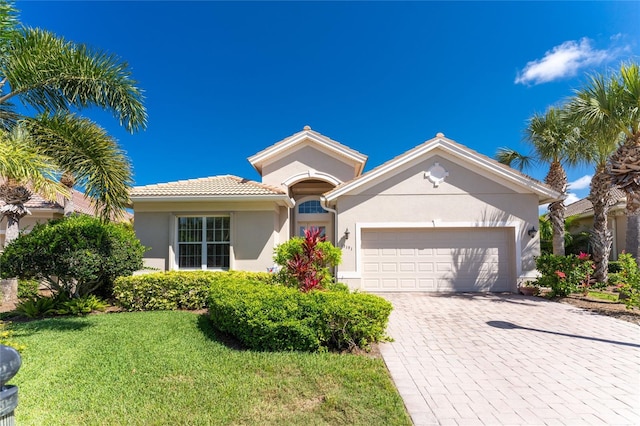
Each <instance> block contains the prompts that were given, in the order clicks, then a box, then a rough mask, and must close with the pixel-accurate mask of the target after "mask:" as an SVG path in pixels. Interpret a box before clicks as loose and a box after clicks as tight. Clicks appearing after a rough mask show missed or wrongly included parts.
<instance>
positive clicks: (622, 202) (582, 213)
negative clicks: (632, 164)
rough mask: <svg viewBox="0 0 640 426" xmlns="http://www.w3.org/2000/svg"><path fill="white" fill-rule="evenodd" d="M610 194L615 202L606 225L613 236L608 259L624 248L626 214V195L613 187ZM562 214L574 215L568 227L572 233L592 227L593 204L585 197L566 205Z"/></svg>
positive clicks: (589, 229) (614, 257) (614, 256)
mask: <svg viewBox="0 0 640 426" xmlns="http://www.w3.org/2000/svg"><path fill="white" fill-rule="evenodd" d="M612 195H613V199H614V200H615V204H613V205H612V206H611V208H610V209H609V214H608V216H607V218H608V223H607V227H608V228H609V230H610V231H611V235H612V237H613V241H612V244H611V254H610V259H611V260H618V255H619V254H620V253H622V251H623V250H624V248H625V246H626V241H627V238H626V235H627V216H626V215H625V213H624V211H625V209H626V207H627V196H626V194H625V192H624V191H623V190H621V189H619V188H614V189H613V190H612ZM564 215H565V217H569V216H576V218H575V220H573V221H572V222H571V228H570V229H569V232H571V233H572V234H575V233H578V232H583V231H591V230H592V229H593V205H592V204H591V201H589V200H588V199H587V198H582V199H580V200H578V201H576V202H574V203H571V204H569V205H567V206H566V210H565V213H564Z"/></svg>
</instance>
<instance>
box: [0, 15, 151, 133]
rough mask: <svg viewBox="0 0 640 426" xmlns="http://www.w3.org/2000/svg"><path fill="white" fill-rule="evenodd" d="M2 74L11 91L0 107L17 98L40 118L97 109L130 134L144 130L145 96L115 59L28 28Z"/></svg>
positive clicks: (15, 44)
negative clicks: (72, 110) (114, 118)
mask: <svg viewBox="0 0 640 426" xmlns="http://www.w3.org/2000/svg"><path fill="white" fill-rule="evenodd" d="M0 72H1V73H2V74H3V76H4V77H5V78H6V79H7V80H8V82H9V84H10V86H11V92H9V93H7V94H5V95H3V96H2V97H0V103H4V102H6V101H7V100H9V99H11V98H12V97H14V96H15V97H18V98H19V99H20V100H21V101H22V102H23V103H25V104H27V105H30V106H32V107H33V108H35V109H36V110H37V111H38V112H40V113H45V112H49V111H69V110H70V108H71V107H74V108H85V107H89V106H98V107H100V108H103V109H106V110H110V111H112V112H113V114H114V116H115V117H116V118H117V119H118V120H119V121H120V124H121V125H124V126H125V128H126V129H127V130H128V131H130V132H133V131H136V130H138V129H144V128H145V126H146V122H147V113H146V109H145V108H144V105H143V103H142V101H143V95H142V92H141V90H140V89H139V88H138V87H137V82H136V81H134V80H133V79H132V77H131V71H130V68H129V66H128V65H127V63H126V62H123V61H121V60H119V58H117V57H116V56H114V55H110V54H107V53H105V52H101V51H96V50H92V49H90V48H89V47H87V46H85V45H84V44H77V43H73V42H70V41H67V40H65V39H64V38H61V37H57V36H55V35H54V34H53V33H51V32H48V31H45V30H41V29H32V28H25V29H24V30H23V31H22V32H21V33H20V35H19V36H18V37H15V38H14V39H13V40H12V43H11V46H10V51H9V55H8V57H7V61H6V63H4V64H2V68H1V69H0Z"/></svg>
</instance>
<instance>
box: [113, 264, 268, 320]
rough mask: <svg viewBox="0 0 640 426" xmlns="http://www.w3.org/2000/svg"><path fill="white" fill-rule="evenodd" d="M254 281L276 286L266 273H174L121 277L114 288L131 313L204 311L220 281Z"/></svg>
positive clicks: (114, 292)
mask: <svg viewBox="0 0 640 426" xmlns="http://www.w3.org/2000/svg"><path fill="white" fill-rule="evenodd" d="M236 280H240V281H247V280H248V281H253V282H260V283H263V284H274V283H275V282H276V278H275V277H274V275H273V274H269V273H266V272H244V271H228V272H222V271H220V272H213V271H171V272H156V273H151V274H144V275H134V276H130V277H120V278H118V279H117V280H116V282H115V284H114V287H113V296H114V298H115V299H116V302H117V303H118V305H120V306H122V307H123V308H124V309H127V310H129V311H153V310H175V309H202V308H205V307H206V306H207V298H208V296H209V287H210V286H211V285H212V284H213V283H216V282H233V281H236Z"/></svg>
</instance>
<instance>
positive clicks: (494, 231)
mask: <svg viewBox="0 0 640 426" xmlns="http://www.w3.org/2000/svg"><path fill="white" fill-rule="evenodd" d="M248 160H249V162H250V163H251V165H252V166H253V167H254V168H255V169H256V171H257V172H258V173H259V174H260V176H261V177H262V179H261V182H255V181H251V180H246V179H242V178H239V177H235V176H214V177H208V178H201V179H192V180H184V181H177V182H169V183H159V184H154V185H146V186H138V187H135V188H133V190H132V192H131V200H132V202H133V209H134V212H135V225H134V227H135V230H136V233H137V236H138V238H140V240H141V241H142V243H143V244H144V245H145V246H148V247H151V250H150V251H149V252H147V256H148V258H147V259H146V261H147V265H148V266H151V267H154V268H159V269H161V270H188V269H228V268H229V269H239V270H252V271H266V270H267V269H268V268H269V267H271V266H272V265H273V261H272V256H273V250H274V248H275V247H276V246H277V245H278V244H279V243H282V242H284V241H286V240H287V239H289V238H290V237H291V236H296V235H302V234H303V232H304V230H305V229H309V228H318V229H320V230H321V231H322V232H323V233H324V234H325V235H326V236H327V238H328V239H329V240H330V241H332V242H333V243H334V244H335V245H337V246H339V247H341V248H342V251H343V255H342V258H343V261H342V264H341V265H340V266H339V268H338V269H337V271H336V276H337V278H338V280H339V281H341V282H344V283H346V284H348V285H349V286H350V287H351V288H358V289H363V290H367V291H515V290H516V286H517V282H518V280H519V279H525V278H527V277H533V276H534V275H535V262H534V256H536V255H538V254H539V239H538V235H537V229H536V227H537V226H538V205H539V204H542V203H547V202H550V201H552V200H557V199H559V197H560V194H559V193H558V192H556V191H554V190H553V189H551V188H550V187H548V186H547V185H545V184H543V183H541V182H538V181H536V180H533V179H531V178H529V177H527V176H525V175H523V174H521V173H519V172H517V171H515V170H513V169H511V168H509V167H506V166H504V165H502V164H500V163H498V162H496V161H494V160H492V159H490V158H488V157H486V156H484V155H482V154H479V153H477V152H475V151H473V150H471V149H469V148H467V147H465V146H463V145H460V144H458V143H456V142H454V141H453V140H451V139H448V138H446V137H444V135H443V134H441V133H438V135H437V136H436V137H435V138H433V139H431V140H428V141H426V142H424V143H422V144H421V145H418V146H417V147H415V148H413V149H411V150H409V151H407V152H405V153H404V154H401V155H399V156H398V157H395V158H393V159H392V160H390V161H388V162H386V163H384V164H382V165H380V166H378V167H376V168H374V169H372V170H370V171H368V172H366V173H363V170H364V167H365V163H366V161H367V157H366V156H365V155H363V154H361V153H360V152H358V151H355V150H353V149H351V148H349V147H347V146H345V145H343V144H341V143H339V142H336V141H334V140H332V139H330V138H328V137H326V136H324V135H322V134H320V133H318V132H316V131H314V130H311V128H310V127H309V126H305V127H304V129H303V130H302V131H301V132H298V133H296V134H294V135H292V136H289V137H287V138H285V139H283V140H282V141H280V142H277V143H276V144H274V145H272V146H270V147H268V148H266V149H264V150H263V151H260V152H258V153H257V154H255V155H253V156H251V157H249V159H248Z"/></svg>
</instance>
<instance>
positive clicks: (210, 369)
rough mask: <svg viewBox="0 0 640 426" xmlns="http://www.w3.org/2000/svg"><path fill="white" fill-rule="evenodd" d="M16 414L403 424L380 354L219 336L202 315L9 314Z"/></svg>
mask: <svg viewBox="0 0 640 426" xmlns="http://www.w3.org/2000/svg"><path fill="white" fill-rule="evenodd" d="M12 329H13V330H14V340H17V341H19V342H20V343H23V344H25V345H26V346H27V348H26V349H25V350H24V351H23V353H22V360H23V363H22V367H21V369H20V371H19V372H18V374H17V375H16V377H15V378H14V379H13V380H11V382H10V383H11V384H15V385H18V386H19V398H20V402H19V405H18V408H17V409H16V421H17V422H16V423H17V424H20V425H44V424H47V425H62V424H64V425H119V424H128V425H169V424H172V425H178V424H181V425H213V424H216V425H217V424H236V425H238V424H247V425H252V424H256V425H257V424H260V425H263V424H278V425H282V424H286V425H319V424H332V425H334V424H349V425H355V424H361V425H364V424H366V425H376V424H379V425H409V424H411V423H410V420H409V417H408V416H407V414H406V412H405V409H404V406H403V403H402V399H401V398H400V396H399V395H398V393H397V391H396V389H395V388H394V386H393V383H392V382H391V379H390V377H389V375H388V372H387V370H386V367H385V365H384V363H383V361H382V360H381V359H371V358H368V357H364V356H356V355H339V354H328V353H327V354H309V353H291V352H276V353H269V352H254V351H247V350H239V349H236V348H232V347H229V346H228V345H226V344H225V343H224V339H221V338H219V337H218V336H217V334H216V333H215V332H214V331H213V330H212V328H211V326H210V323H209V320H208V318H207V317H206V316H205V315H197V314H194V313H191V312H180V311H177V312H176V311H173V312H172V311H162V312H136V313H118V314H105V315H91V316H88V317H83V318H69V317H66V318H52V319H45V320H40V321H33V322H28V323H14V324H13V325H12Z"/></svg>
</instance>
